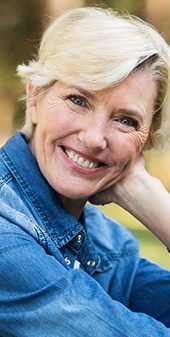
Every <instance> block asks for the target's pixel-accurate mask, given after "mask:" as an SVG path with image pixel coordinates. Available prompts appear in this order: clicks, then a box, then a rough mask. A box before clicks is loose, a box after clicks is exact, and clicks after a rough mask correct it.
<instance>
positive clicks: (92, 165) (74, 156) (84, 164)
mask: <svg viewBox="0 0 170 337" xmlns="http://www.w3.org/2000/svg"><path fill="white" fill-rule="evenodd" d="M65 152H66V154H67V156H68V157H69V158H70V159H71V160H72V161H74V163H76V164H78V165H79V166H82V167H85V168H91V169H92V168H95V167H98V166H99V164H98V163H94V162H92V161H89V160H87V159H84V158H82V157H79V156H78V154H77V153H74V152H73V151H72V150H65Z"/></svg>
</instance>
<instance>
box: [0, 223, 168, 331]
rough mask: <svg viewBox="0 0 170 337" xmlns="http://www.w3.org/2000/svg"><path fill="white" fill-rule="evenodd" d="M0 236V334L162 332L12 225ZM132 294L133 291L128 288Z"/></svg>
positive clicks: (160, 326) (156, 323)
mask: <svg viewBox="0 0 170 337" xmlns="http://www.w3.org/2000/svg"><path fill="white" fill-rule="evenodd" d="M11 225H12V226H15V227H16V230H15V231H10V230H7V229H6V230H5V227H4V230H2V231H1V235H0V336H1V337H11V336H14V337H15V336H17V337H28V336H29V337H35V336H36V337H65V336H67V337H80V336H81V337H87V336H88V337H94V336H97V337H103V336H107V337H125V336H126V337H127V336H128V337H137V336H138V337H143V336H146V337H147V336H148V337H150V336H152V337H160V336H161V337H164V336H166V337H167V336H170V329H169V328H166V327H165V325H164V324H162V323H160V322H159V321H157V320H155V319H153V318H151V317H150V316H149V315H146V314H142V313H137V312H136V313H135V312H132V311H131V310H129V309H127V308H126V307H125V306H123V305H122V304H121V303H119V302H117V301H114V300H112V299H111V297H110V296H109V295H108V294H107V293H106V292H105V291H104V290H103V289H102V287H101V286H100V285H99V284H98V283H97V282H96V281H95V280H94V279H92V277H90V276H89V275H87V274H86V273H85V272H83V271H82V270H80V269H69V270H68V269H67V268H65V267H64V266H63V265H62V264H61V263H60V262H59V261H57V260H56V259H55V258H54V257H53V256H51V255H48V254H47V253H46V252H45V250H44V249H43V247H41V246H40V245H39V244H38V243H37V242H36V240H35V239H34V238H33V237H31V235H28V233H26V232H24V231H23V230H22V229H20V228H17V226H16V225H13V224H11ZM134 295H135V292H134Z"/></svg>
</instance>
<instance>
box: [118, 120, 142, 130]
mask: <svg viewBox="0 0 170 337" xmlns="http://www.w3.org/2000/svg"><path fill="white" fill-rule="evenodd" d="M118 122H119V123H121V124H123V125H126V126H130V127H133V128H135V129H137V126H138V122H137V121H136V120H135V119H133V118H130V117H122V118H119V120H118Z"/></svg>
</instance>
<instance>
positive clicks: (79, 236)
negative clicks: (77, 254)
mask: <svg viewBox="0 0 170 337" xmlns="http://www.w3.org/2000/svg"><path fill="white" fill-rule="evenodd" d="M82 240H83V236H82V235H81V234H79V235H77V236H76V241H77V242H78V243H81V242H82Z"/></svg>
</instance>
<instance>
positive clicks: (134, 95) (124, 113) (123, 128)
mask: <svg viewBox="0 0 170 337" xmlns="http://www.w3.org/2000/svg"><path fill="white" fill-rule="evenodd" d="M29 90H33V88H31V86H30V88H29ZM155 96H156V84H155V83H154V81H153V80H152V78H151V75H150V74H149V73H148V72H146V71H138V72H136V73H134V74H132V75H130V76H129V77H128V78H126V79H125V80H124V81H123V82H122V83H121V84H119V85H117V86H115V87H112V88H109V89H104V90H100V91H85V90H82V89H81V88H77V87H74V86H70V85H66V84H63V83H61V82H56V83H55V84H54V85H53V86H52V87H51V88H50V90H49V91H48V92H47V93H46V94H45V95H44V96H43V97H42V98H41V99H40V100H39V101H38V102H37V103H36V104H29V103H28V111H29V114H30V117H31V119H32V122H33V123H34V124H35V129H34V133H33V136H32V139H31V141H30V143H29V146H30V148H31V151H32V153H33V155H34V156H35V157H36V159H37V162H38V164H39V167H40V169H41V171H42V174H43V175H44V176H45V178H46V179H47V181H48V182H49V184H50V185H51V186H52V187H53V189H55V190H56V191H57V192H58V193H59V195H60V196H61V198H62V199H63V200H65V199H67V200H70V202H71V201H72V200H76V201H80V200H82V201H83V202H85V201H87V200H88V199H89V197H90V196H91V195H93V194H95V193H96V192H98V191H101V190H103V189H105V188H107V187H109V186H111V185H112V184H114V182H116V181H118V180H119V179H121V178H122V177H123V176H124V175H125V174H126V172H127V170H128V169H129V167H130V166H131V165H132V164H133V162H134V161H135V160H136V158H137V157H138V156H139V154H140V152H141V150H142V148H143V147H144V144H145V143H146V141H147V138H148V134H149V129H150V125H151V121H152V113H153V105H154V99H155Z"/></svg>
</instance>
